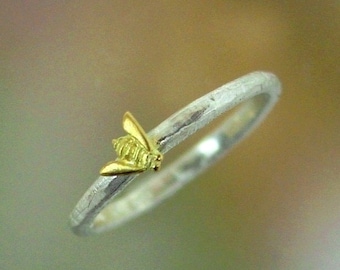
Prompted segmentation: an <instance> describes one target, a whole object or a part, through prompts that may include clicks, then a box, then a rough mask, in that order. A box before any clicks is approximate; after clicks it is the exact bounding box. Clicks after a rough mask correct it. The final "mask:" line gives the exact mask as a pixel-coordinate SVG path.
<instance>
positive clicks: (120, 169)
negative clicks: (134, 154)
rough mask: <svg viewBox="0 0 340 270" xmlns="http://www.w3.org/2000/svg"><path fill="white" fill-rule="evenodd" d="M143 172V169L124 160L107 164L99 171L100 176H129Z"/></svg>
mask: <svg viewBox="0 0 340 270" xmlns="http://www.w3.org/2000/svg"><path fill="white" fill-rule="evenodd" d="M143 171H145V168H141V167H137V166H134V165H133V164H131V163H128V162H126V161H125V160H115V161H110V162H109V163H107V164H106V165H105V166H104V167H103V168H102V169H101V170H100V175H103V176H111V175H117V174H130V173H137V172H143Z"/></svg>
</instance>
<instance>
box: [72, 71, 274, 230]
mask: <svg viewBox="0 0 340 270" xmlns="http://www.w3.org/2000/svg"><path fill="white" fill-rule="evenodd" d="M279 94H280V82H279V80H278V79H277V78H276V77H275V75H273V74H270V73H265V72H254V73H251V74H248V75H246V76H243V77H241V78H239V79H237V80H235V81H233V82H231V83H228V84H226V85H223V86H221V87H220V88H218V89H216V90H214V91H212V92H210V93H208V94H207V95H205V96H203V97H201V98H199V99H197V100H195V101H194V102H192V103H190V104H189V105H188V106H186V107H185V108H183V109H182V110H180V111H178V112H177V113H175V114H174V115H172V116H170V117H169V118H168V119H167V120H165V121H164V122H162V123H161V124H160V125H159V126H157V127H156V128H155V129H153V130H152V131H150V132H149V136H150V137H151V138H153V139H155V140H156V141H157V142H158V144H159V145H160V147H159V150H160V151H161V152H162V153H163V154H164V153H166V152H167V151H169V150H170V149H171V148H173V147H175V146H176V145H177V144H179V143H180V142H182V141H183V140H185V139H186V138H187V137H189V136H190V135H191V134H193V133H195V132H196V131H197V130H198V129H200V128H202V127H204V126H206V125H207V124H208V123H210V122H211V121H212V120H213V119H215V118H216V117H218V116H219V115H220V114H222V113H223V112H226V111H229V110H230V109H232V108H234V107H235V106H237V105H239V104H241V103H242V105H240V106H239V107H238V108H237V110H236V112H235V113H234V114H233V115H232V116H230V117H228V118H227V119H226V121H224V122H223V124H222V125H221V126H220V127H219V128H218V129H217V130H215V131H213V132H212V133H211V134H210V135H208V136H207V137H205V138H204V139H203V140H201V141H200V142H199V143H198V144H197V145H196V146H195V147H194V148H192V149H191V150H189V151H188V152H187V153H185V154H184V155H182V156H181V157H179V158H178V159H177V160H175V161H174V162H173V163H172V164H171V165H170V166H168V167H166V168H164V169H163V170H162V171H161V172H160V173H157V174H152V175H150V176H148V177H144V178H140V179H138V180H137V181H138V183H139V185H138V186H134V187H133V188H130V189H129V187H127V191H126V192H124V195H123V196H117V198H115V196H116V195H118V194H119V192H120V191H121V190H122V189H123V188H125V187H126V186H127V185H128V184H129V183H130V182H131V181H132V180H134V179H135V178H136V177H137V176H138V175H137V174H136V175H130V176H126V175H119V176H113V177H112V176H111V177H104V176H101V177H99V178H98V179H97V180H96V182H95V183H94V184H93V185H92V186H91V187H90V188H89V190H88V191H87V192H86V193H85V194H84V196H83V197H82V198H81V200H80V201H79V202H78V204H77V206H76V207H75V209H74V210H73V212H72V213H71V217H70V220H71V227H72V229H73V231H74V232H75V233H76V234H78V235H89V234H95V233H99V232H102V231H105V230H107V229H110V228H113V227H115V226H118V225H120V224H122V223H123V222H125V221H127V220H129V219H131V218H133V217H135V216H137V215H139V214H141V213H142V212H144V211H146V210H148V209H150V208H152V207H154V206H156V205H157V204H158V203H159V202H161V201H163V200H164V199H165V198H167V197H169V196H170V195H171V194H173V193H174V192H175V191H176V190H178V189H179V188H180V187H182V186H183V185H184V184H186V183H188V182H189V181H190V180H192V179H194V178H195V176H197V175H198V174H199V173H200V172H202V171H203V170H205V169H206V168H207V167H209V166H210V165H211V164H213V163H214V162H215V161H216V159H218V158H220V157H221V156H223V155H224V154H226V153H227V152H228V150H230V149H231V147H233V146H234V145H235V144H236V143H238V142H239V141H240V140H241V139H243V138H244V137H245V136H246V135H248V134H249V132H250V131H251V130H252V129H254V128H255V127H256V126H257V125H258V124H259V123H260V122H261V121H262V120H263V119H264V118H265V116H266V115H267V113H268V112H269V111H270V110H271V108H272V107H273V106H274V104H275V103H276V101H277V99H278V97H279Z"/></svg>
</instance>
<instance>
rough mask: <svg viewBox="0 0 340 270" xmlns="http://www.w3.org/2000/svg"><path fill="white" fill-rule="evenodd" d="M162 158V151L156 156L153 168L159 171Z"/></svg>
mask: <svg viewBox="0 0 340 270" xmlns="http://www.w3.org/2000/svg"><path fill="white" fill-rule="evenodd" d="M162 160H163V155H162V154H161V153H158V154H157V155H155V156H154V162H153V169H154V170H155V171H158V170H159V168H160V167H161V163H162Z"/></svg>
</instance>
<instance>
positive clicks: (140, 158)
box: [112, 135, 154, 169]
mask: <svg viewBox="0 0 340 270" xmlns="http://www.w3.org/2000/svg"><path fill="white" fill-rule="evenodd" d="M112 144H113V148H114V149H115V151H116V152H117V155H118V156H119V158H120V159H124V160H126V161H128V162H131V163H133V164H134V165H135V166H136V167H139V168H145V169H151V168H153V167H154V166H153V162H152V161H153V159H154V158H153V155H152V153H151V152H150V151H148V150H147V149H145V147H144V146H143V145H142V144H141V143H140V142H139V141H138V140H137V139H136V138H135V137H133V136H131V135H126V136H124V137H120V138H118V139H114V140H113V141H112Z"/></svg>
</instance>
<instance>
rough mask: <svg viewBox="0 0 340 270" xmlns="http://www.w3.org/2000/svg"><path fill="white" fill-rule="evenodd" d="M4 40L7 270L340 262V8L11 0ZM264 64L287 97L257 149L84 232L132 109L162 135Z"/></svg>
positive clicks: (3, 246) (0, 63)
mask: <svg viewBox="0 0 340 270" xmlns="http://www.w3.org/2000/svg"><path fill="white" fill-rule="evenodd" d="M0 33H1V36H0V111H1V114H0V119H1V121H0V125H1V126H0V138H1V143H0V147H1V148H0V166H1V178H0V184H1V187H0V196H1V199H0V202H1V204H0V235H1V243H0V265H1V269H10V270H11V269H50V270H52V269H84V270H87V269H102V270H104V269H169V270H170V269H340V181H339V180H340V179H339V175H340V162H339V159H340V136H339V132H340V121H339V116H340V112H339V105H340V50H339V48H340V2H339V1H336V0H325V1H316V0H314V1H313V0H312V1H293V0H287V1H264V0H259V1H236V0H234V1H232V0H229V1H228V0H226V1H219V0H213V1H193V0H190V1H177V0H176V1H153V2H148V3H147V2H139V1H112V0H111V1H109V0H102V1H89V0H86V1H41V0H35V1H9V0H3V1H1V4H0ZM256 70H266V71H271V72H273V73H275V74H276V75H277V76H278V77H279V78H280V79H281V81H282V85H283V94H282V96H281V100H280V101H279V103H278V104H277V106H276V107H275V108H274V110H273V111H272V113H271V114H270V115H269V117H268V118H267V119H266V121H265V122H264V123H263V124H262V125H261V126H260V128H259V129H257V130H256V131H255V132H254V133H253V134H252V135H251V136H250V137H248V138H247V140H245V141H244V142H242V143H241V144H240V145H239V146H238V147H237V148H235V149H234V150H233V151H232V152H231V153H230V154H229V155H228V156H227V157H226V158H224V159H223V160H221V161H220V162H219V163H217V164H216V165H215V166H214V167H212V168H211V169H210V170H208V171H206V172H205V173H204V174H203V175H201V177H198V178H197V179H196V180H195V181H193V182H192V183H191V184H189V185H188V186H186V187H185V188H184V189H183V190H181V191H180V192H179V193H177V194H176V195H175V196H174V197H172V198H171V199H170V200H168V201H166V202H165V203H163V204H162V205H161V206H159V207H158V208H156V209H155V210H153V211H152V212H150V213H148V214H147V215H144V216H142V217H140V218H138V219H136V220H134V221H132V222H130V223H128V224H126V225H125V226H123V227H121V228H119V229H117V230H115V231H111V232H109V233H106V234H103V235H100V236H95V237H89V238H80V237H77V236H75V235H73V234H72V233H71V231H70V229H69V227H68V215H69V213H70V212H71V210H72V209H73V207H74V206H75V204H76V203H77V201H78V199H80V197H81V196H82V194H83V193H84V192H85V191H86V189H87V188H88V187H89V186H90V185H91V184H92V183H93V181H94V180H95V179H96V178H97V176H98V170H99V168H100V167H101V166H102V165H103V164H104V163H106V162H107V161H108V160H110V159H111V158H112V157H113V156H114V152H113V149H112V148H111V139H112V138H114V137H118V136H120V135H122V134H124V132H123V130H122V127H121V119H122V115H123V114H124V112H125V111H127V110H130V111H131V112H132V113H133V114H134V115H135V116H136V117H137V118H138V119H139V121H140V122H141V124H142V125H143V126H144V127H145V129H146V130H150V129H151V128H153V127H155V126H156V125H157V124H158V123H160V122H161V121H163V120H164V119H166V118H167V117H168V116H170V115H171V114H172V113H174V112H176V111H177V110H178V109H180V108H182V107H183V106H185V105H187V104H188V103H189V102H191V101H193V100H194V99H196V98H198V97H200V96H202V95H204V94H206V93H207V92H209V91H211V90H213V89H215V88H216V87H218V86H220V85H222V84H224V83H226V82H228V81H231V80H233V79H236V78H237V77H240V76H242V75H245V74H247V73H249V72H252V71H256ZM208 130H209V128H206V129H205V131H208ZM183 147H186V145H185V144H184V145H183ZM165 158H167V156H166V157H165ZM169 161H170V160H169V159H168V160H167V159H166V160H165V162H164V164H165V165H166V164H167V163H168V162H169Z"/></svg>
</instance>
